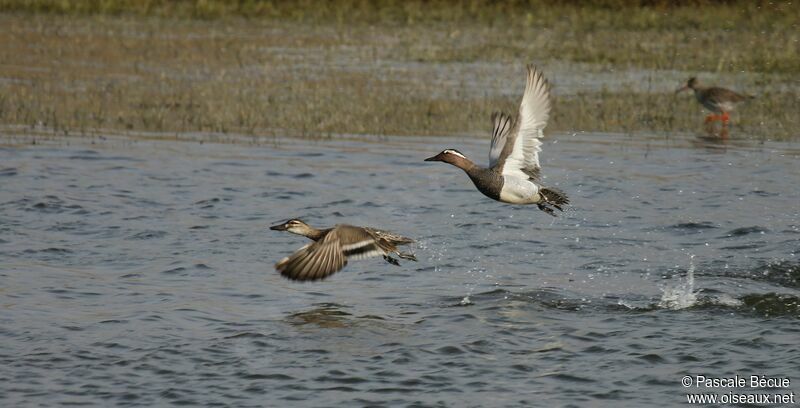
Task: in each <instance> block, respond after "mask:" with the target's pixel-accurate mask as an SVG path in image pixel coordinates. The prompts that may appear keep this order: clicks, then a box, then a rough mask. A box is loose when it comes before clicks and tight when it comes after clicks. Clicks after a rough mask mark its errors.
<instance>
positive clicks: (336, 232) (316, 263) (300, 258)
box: [269, 218, 417, 281]
mask: <svg viewBox="0 0 800 408" xmlns="http://www.w3.org/2000/svg"><path fill="white" fill-rule="evenodd" d="M269 229H271V230H274V231H287V232H291V233H293V234H297V235H302V236H304V237H307V238H309V239H311V240H312V241H314V242H311V243H310V244H307V245H305V246H303V247H302V248H300V249H298V250H297V251H295V253H293V254H291V255H289V256H287V257H286V258H283V259H281V260H280V261H279V262H278V263H277V264H276V265H275V269H277V270H278V272H280V273H281V275H283V276H285V277H287V278H289V279H291V280H298V281H314V280H320V279H325V278H327V277H328V276H330V275H332V274H334V273H335V272H338V271H340V270H341V269H342V268H344V267H345V265H347V261H349V260H357V259H364V258H371V257H374V256H383V259H385V260H386V262H389V263H390V264H392V265H398V266H399V265H400V262H398V261H397V259H395V258H392V257H391V256H389V255H390V254H395V255H397V256H398V257H400V258H403V259H408V260H412V261H416V260H417V258H416V257H415V256H414V254H411V253H407V252H400V251H398V250H397V247H398V246H399V245H406V244H410V243H413V242H414V240H413V239H411V238H406V237H404V236H401V235H397V234H394V233H391V232H388V231H381V230H377V229H374V228H368V227H356V226H353V225H341V224H340V225H336V226H335V227H332V228H326V229H321V230H320V229H316V228H313V227H311V226H310V225H308V224H306V223H305V222H303V221H302V220H299V219H296V218H294V219H291V220H289V221H286V222H284V223H281V224H278V225H273V226H271V227H270V228H269Z"/></svg>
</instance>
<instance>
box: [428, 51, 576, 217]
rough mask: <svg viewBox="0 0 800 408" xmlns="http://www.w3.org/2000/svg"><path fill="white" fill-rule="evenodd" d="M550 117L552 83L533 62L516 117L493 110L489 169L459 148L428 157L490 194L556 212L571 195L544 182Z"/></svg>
mask: <svg viewBox="0 0 800 408" xmlns="http://www.w3.org/2000/svg"><path fill="white" fill-rule="evenodd" d="M549 117H550V86H549V85H548V83H547V80H546V79H545V78H544V76H543V75H542V73H541V72H540V71H539V70H537V69H536V67H534V66H533V65H528V80H527V83H526V85H525V93H523V95H522V102H521V103H520V106H519V113H518V114H517V115H516V118H515V117H512V116H511V115H507V114H505V113H502V112H495V113H494V114H492V125H493V127H492V144H491V148H490V150H489V167H481V166H478V165H476V164H475V163H473V162H472V161H471V160H469V159H468V158H467V157H466V156H464V154H462V153H461V152H459V151H458V150H455V149H446V150H443V151H442V152H441V153H439V154H437V155H436V156H433V157H429V158H427V159H425V161H441V162H445V163H449V164H452V165H453V166H456V167H458V168H460V169H461V170H464V172H466V173H467V175H468V176H469V178H470V179H471V180H472V182H473V183H474V184H475V187H477V188H478V191H480V192H481V193H483V194H484V195H486V196H487V197H489V198H492V199H495V200H497V201H501V202H504V203H510V204H536V205H537V206H538V207H539V209H540V210H542V211H544V212H546V213H548V214H550V215H555V211H554V210H553V209H557V210H559V211H563V206H565V205H567V204H569V198H567V195H566V194H564V193H563V192H561V191H560V190H558V189H555V188H553V187H545V186H543V185H542V184H541V181H540V177H539V173H540V166H539V152H540V151H542V149H541V146H542V142H541V141H540V140H539V139H540V138H541V137H542V136H544V133H543V130H544V128H545V126H547V119H548V118H549Z"/></svg>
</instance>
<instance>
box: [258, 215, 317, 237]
mask: <svg viewBox="0 0 800 408" xmlns="http://www.w3.org/2000/svg"><path fill="white" fill-rule="evenodd" d="M269 229H271V230H273V231H287V232H291V233H292V234H297V235H303V236H309V235H312V234H313V233H314V232H316V230H315V229H314V228H311V227H310V226H309V225H308V224H306V223H305V222H303V220H300V219H297V218H292V219H291V220H289V221H286V222H284V223H282V224H278V225H273V226H271V227H269Z"/></svg>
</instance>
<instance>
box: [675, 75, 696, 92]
mask: <svg viewBox="0 0 800 408" xmlns="http://www.w3.org/2000/svg"><path fill="white" fill-rule="evenodd" d="M699 84H700V83H699V82H698V81H697V78H695V77H691V78H689V80H688V81H686V85H684V86H682V87H680V88H678V89H677V90H676V91H675V93H680V92H683V91H686V90H689V89H695V88H696V87H697V86H698V85H699Z"/></svg>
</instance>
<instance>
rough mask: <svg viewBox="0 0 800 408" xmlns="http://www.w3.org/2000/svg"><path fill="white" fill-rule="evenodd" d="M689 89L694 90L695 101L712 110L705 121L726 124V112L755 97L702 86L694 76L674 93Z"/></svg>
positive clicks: (727, 118)
mask: <svg viewBox="0 0 800 408" xmlns="http://www.w3.org/2000/svg"><path fill="white" fill-rule="evenodd" d="M689 89H691V90H692V91H694V97H695V98H697V102H700V104H701V105H703V107H704V108H706V109H708V110H710V111H711V112H713V113H711V114H710V115H708V116H706V123H709V122H713V121H715V120H719V121H722V124H723V125H725V124H727V123H728V120H730V116H729V115H728V113H729V112H731V111H733V110H734V109H735V108H736V105H738V104H740V103H742V102H744V101H746V100H748V99H753V98H755V96H752V95H742V94H739V93H736V92H733V91H731V90H730V89H725V88H719V87H716V86H711V87H708V86H702V85H700V81H698V80H697V78H695V77H692V78H689V80H688V81H686V85H684V86H682V87H680V88H678V90H677V91H675V93H676V94H677V93H680V92H683V91H686V90H689Z"/></svg>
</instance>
